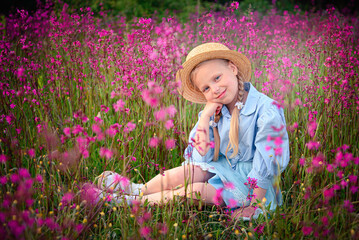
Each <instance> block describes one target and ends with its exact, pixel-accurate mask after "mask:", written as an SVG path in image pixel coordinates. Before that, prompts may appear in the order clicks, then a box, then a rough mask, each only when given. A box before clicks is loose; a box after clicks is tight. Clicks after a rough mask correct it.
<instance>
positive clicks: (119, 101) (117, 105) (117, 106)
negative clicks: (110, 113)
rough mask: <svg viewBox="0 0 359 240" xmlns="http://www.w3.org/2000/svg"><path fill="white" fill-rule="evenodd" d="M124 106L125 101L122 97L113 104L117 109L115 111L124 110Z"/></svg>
mask: <svg viewBox="0 0 359 240" xmlns="http://www.w3.org/2000/svg"><path fill="white" fill-rule="evenodd" d="M124 106H125V102H124V101H122V99H119V100H118V101H117V102H116V103H114V104H113V109H115V112H118V111H123V108H124Z"/></svg>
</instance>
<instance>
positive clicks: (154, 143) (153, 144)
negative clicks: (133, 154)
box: [148, 137, 160, 148]
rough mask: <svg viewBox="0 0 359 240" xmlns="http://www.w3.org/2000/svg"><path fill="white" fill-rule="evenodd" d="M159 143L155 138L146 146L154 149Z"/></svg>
mask: <svg viewBox="0 0 359 240" xmlns="http://www.w3.org/2000/svg"><path fill="white" fill-rule="evenodd" d="M159 143H160V140H159V139H158V138H157V137H153V138H151V139H150V141H149V143H148V145H149V146H150V147H152V148H154V147H157V146H158V144H159Z"/></svg>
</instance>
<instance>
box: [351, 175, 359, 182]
mask: <svg viewBox="0 0 359 240" xmlns="http://www.w3.org/2000/svg"><path fill="white" fill-rule="evenodd" d="M357 181H358V176H356V175H350V176H349V182H351V183H356V182H357Z"/></svg>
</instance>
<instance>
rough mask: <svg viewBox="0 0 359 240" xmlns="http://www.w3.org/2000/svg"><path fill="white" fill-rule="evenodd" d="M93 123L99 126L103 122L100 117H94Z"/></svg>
mask: <svg viewBox="0 0 359 240" xmlns="http://www.w3.org/2000/svg"><path fill="white" fill-rule="evenodd" d="M94 120H95V122H98V123H100V124H102V123H103V120H102V119H101V118H100V117H94Z"/></svg>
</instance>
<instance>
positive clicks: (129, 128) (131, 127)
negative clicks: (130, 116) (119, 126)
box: [123, 122, 136, 133]
mask: <svg viewBox="0 0 359 240" xmlns="http://www.w3.org/2000/svg"><path fill="white" fill-rule="evenodd" d="M135 128H136V124H135V123H133V122H128V123H127V125H126V127H125V128H124V129H123V131H124V132H126V133H127V132H132V131H133V130H134V129H135Z"/></svg>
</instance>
